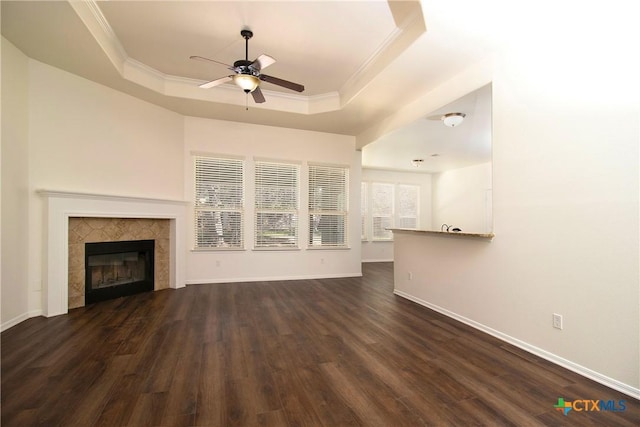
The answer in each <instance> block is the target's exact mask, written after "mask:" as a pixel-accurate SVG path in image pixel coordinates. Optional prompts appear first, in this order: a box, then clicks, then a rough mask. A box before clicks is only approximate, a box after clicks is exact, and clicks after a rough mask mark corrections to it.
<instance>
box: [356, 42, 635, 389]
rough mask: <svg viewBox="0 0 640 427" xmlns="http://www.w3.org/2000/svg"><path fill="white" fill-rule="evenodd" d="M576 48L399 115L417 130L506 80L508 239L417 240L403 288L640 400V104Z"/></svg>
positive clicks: (410, 242) (475, 78)
mask: <svg viewBox="0 0 640 427" xmlns="http://www.w3.org/2000/svg"><path fill="white" fill-rule="evenodd" d="M559 40H561V39H559ZM566 41H567V43H568V46H564V45H562V43H559V44H558V45H557V46H555V45H553V44H552V45H545V46H543V47H540V46H539V47H538V48H536V49H527V46H525V45H520V46H517V48H516V47H514V49H513V50H511V49H507V50H505V51H504V52H502V53H501V54H500V55H497V56H496V57H495V58H492V60H490V61H486V62H483V63H481V64H477V66H475V67H471V68H469V69H467V70H466V71H465V72H463V73H461V74H459V75H456V76H454V77H453V78H452V79H451V80H450V81H449V82H446V83H444V84H443V85H441V86H440V87H438V88H437V89H436V90H434V91H433V93H431V94H426V95H425V96H424V97H422V98H420V99H418V100H417V101H416V102H415V103H414V104H412V105H410V106H408V107H407V109H405V110H403V111H400V112H398V113H397V114H396V115H395V116H393V117H390V118H389V120H388V122H389V123H393V122H395V123H401V122H403V121H410V120H411V119H412V118H414V116H413V115H414V114H416V111H417V112H418V113H417V114H424V113H427V112H428V111H430V109H431V110H432V108H431V107H433V106H436V107H437V105H438V104H439V103H442V104H445V103H446V101H447V98H449V99H456V98H457V97H459V96H460V90H461V89H465V90H466V91H470V90H473V89H475V88H477V87H480V86H482V85H484V84H486V83H488V82H489V81H492V82H493V132H494V133H493V224H494V227H493V230H494V232H495V234H496V237H495V238H494V239H493V241H492V242H490V243H487V242H478V241H475V240H468V239H446V238H434V237H415V236H403V238H402V240H396V247H395V260H396V265H395V271H396V284H395V286H396V290H398V291H400V292H402V293H403V294H404V295H405V296H408V297H410V298H412V299H415V300H418V301H421V302H422V303H424V304H426V305H430V306H433V307H437V308H439V309H441V310H443V311H445V312H447V313H448V314H450V315H453V316H455V317H458V318H461V319H465V320H466V321H468V322H469V323H471V324H474V326H476V327H480V328H483V329H485V330H490V331H494V332H496V333H497V334H499V335H500V336H502V337H503V338H505V337H506V338H509V339H510V340H511V341H512V342H515V343H519V344H520V345H522V346H523V347H525V348H527V349H529V350H530V351H534V352H537V353H538V354H541V355H544V356H545V357H549V358H551V359H552V360H554V361H556V362H558V363H563V364H565V366H569V367H570V368H572V369H575V370H578V371H579V372H581V373H583V374H585V375H590V376H591V377H593V378H596V379H598V380H600V381H603V382H605V383H607V384H609V385H613V386H616V387H618V388H620V389H623V390H625V391H626V392H628V393H630V394H634V395H636V396H637V395H638V393H639V392H638V388H639V386H640V304H639V301H640V290H639V283H640V280H639V279H640V277H639V268H640V263H639V255H640V253H639V231H640V229H639V209H638V203H639V196H640V189H639V175H638V174H639V170H640V167H639V149H638V148H639V145H640V144H639V138H640V135H639V115H638V106H637V99H639V98H638V97H637V95H638V93H637V92H634V91H635V90H637V88H634V87H632V86H625V85H624V84H623V83H621V82H620V81H619V80H615V79H616V77H615V76H614V75H612V74H608V73H603V72H602V69H598V67H595V68H594V67H592V68H589V67H585V66H584V65H585V64H584V63H582V62H581V60H578V61H576V62H573V60H574V58H572V57H571V55H566V52H567V51H569V50H571V49H569V48H570V47H571V43H572V42H573V40H570V39H569V40H566ZM514 45H515V44H514ZM603 46H604V45H603ZM556 49H557V50H556ZM594 54H595V52H591V53H590V57H591V58H594V57H596V56H594ZM623 71H624V73H627V71H628V70H623ZM613 80H615V81H613ZM447 94H448V96H447ZM421 108H422V109H421ZM361 137H363V138H368V137H370V135H367V134H363V135H362V136H361ZM409 271H411V272H412V273H413V279H412V280H408V274H407V273H408V272H409ZM553 313H559V314H562V315H563V316H564V329H563V330H558V329H554V328H553V327H552V322H551V318H552V314H553Z"/></svg>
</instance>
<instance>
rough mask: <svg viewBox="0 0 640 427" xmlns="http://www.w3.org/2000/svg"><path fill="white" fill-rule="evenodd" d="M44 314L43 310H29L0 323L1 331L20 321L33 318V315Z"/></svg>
mask: <svg viewBox="0 0 640 427" xmlns="http://www.w3.org/2000/svg"><path fill="white" fill-rule="evenodd" d="M37 316H42V310H33V311H28V312H26V313H22V314H21V315H19V316H16V317H14V318H13V319H10V320H7V321H6V322H3V323H2V324H1V325H0V332H4V331H6V330H7V329H9V328H12V327H14V326H16V325H17V324H18V323H20V322H24V321H25V320H27V319H31V318H32V317H37Z"/></svg>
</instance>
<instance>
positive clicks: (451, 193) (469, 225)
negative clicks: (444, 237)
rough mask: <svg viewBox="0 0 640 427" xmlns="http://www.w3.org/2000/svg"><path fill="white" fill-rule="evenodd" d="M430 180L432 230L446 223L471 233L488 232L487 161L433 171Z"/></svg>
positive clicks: (489, 212)
mask: <svg viewBox="0 0 640 427" xmlns="http://www.w3.org/2000/svg"><path fill="white" fill-rule="evenodd" d="M432 183H433V186H432V189H433V198H432V200H433V206H432V209H433V210H432V212H433V222H432V224H431V229H432V230H440V228H441V227H442V224H447V225H449V226H453V227H457V228H460V229H462V230H463V231H466V232H472V233H490V232H491V231H492V227H493V218H492V215H491V207H492V206H491V163H482V164H479V165H474V166H468V167H465V168H459V169H452V170H448V171H445V172H441V173H437V174H434V175H433V178H432ZM424 228H429V227H424Z"/></svg>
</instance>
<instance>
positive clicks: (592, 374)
mask: <svg viewBox="0 0 640 427" xmlns="http://www.w3.org/2000/svg"><path fill="white" fill-rule="evenodd" d="M393 293H394V294H396V295H398V296H400V297H402V298H406V299H408V300H410V301H413V302H415V303H417V304H420V305H422V306H424V307H427V308H430V309H431V310H433V311H437V312H438V313H440V314H444V315H445V316H447V317H450V318H452V319H455V320H457V321H459V322H462V323H464V324H466V325H469V326H471V327H472V328H475V329H478V330H480V331H482V332H485V333H487V334H489V335H491V336H494V337H496V338H498V339H500V340H502V341H505V342H507V343H509V344H512V345H514V346H516V347H518V348H521V349H522V350H525V351H527V352H529V353H531V354H534V355H536V356H538V357H541V358H543V359H545V360H548V361H549V362H552V363H555V364H556V365H559V366H562V367H563V368H566V369H568V370H570V371H573V372H575V373H577V374H580V375H582V376H583V377H586V378H589V379H590V380H593V381H595V382H598V383H600V384H602V385H604V386H607V387H609V388H612V389H614V390H617V391H619V392H621V393H624V394H626V395H628V396H631V397H633V398H635V399H639V400H640V389H638V388H636V387H633V386H630V385H629V384H625V383H623V382H620V381H618V380H616V379H613V378H610V377H608V376H606V375H603V374H601V373H599V372H596V371H593V370H591V369H589V368H586V367H584V366H582V365H579V364H577V363H574V362H572V361H570V360H567V359H565V358H563V357H560V356H558V355H556V354H553V353H550V352H548V351H546V350H543V349H541V348H538V347H536V346H534V345H531V344H529V343H526V342H524V341H521V340H519V339H517V338H514V337H512V336H509V335H507V334H504V333H502V332H500V331H497V330H495V329H492V328H490V327H488V326H485V325H483V324H482V323H478V322H476V321H474V320H471V319H468V318H466V317H464V316H460V315H459V314H457V313H454V312H452V311H449V310H447V309H445V308H442V307H440V306H437V305H435V304H432V303H430V302H427V301H424V300H422V299H420V298H416V297H414V296H413V295H409V294H407V293H405V292H402V291H399V290H397V289H394V290H393Z"/></svg>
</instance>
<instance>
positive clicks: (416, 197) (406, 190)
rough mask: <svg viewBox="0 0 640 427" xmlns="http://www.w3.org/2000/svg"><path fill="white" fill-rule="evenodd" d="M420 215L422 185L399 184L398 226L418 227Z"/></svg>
mask: <svg viewBox="0 0 640 427" xmlns="http://www.w3.org/2000/svg"><path fill="white" fill-rule="evenodd" d="M419 217H420V187H418V186H417V185H409V184H399V185H398V227H400V228H418V225H419V224H418V218H419Z"/></svg>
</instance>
